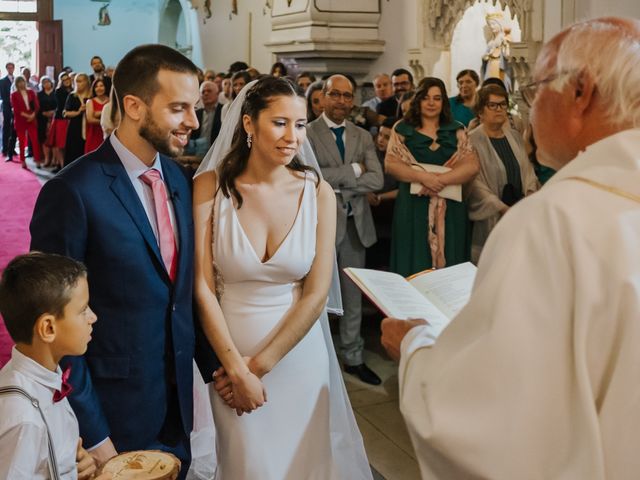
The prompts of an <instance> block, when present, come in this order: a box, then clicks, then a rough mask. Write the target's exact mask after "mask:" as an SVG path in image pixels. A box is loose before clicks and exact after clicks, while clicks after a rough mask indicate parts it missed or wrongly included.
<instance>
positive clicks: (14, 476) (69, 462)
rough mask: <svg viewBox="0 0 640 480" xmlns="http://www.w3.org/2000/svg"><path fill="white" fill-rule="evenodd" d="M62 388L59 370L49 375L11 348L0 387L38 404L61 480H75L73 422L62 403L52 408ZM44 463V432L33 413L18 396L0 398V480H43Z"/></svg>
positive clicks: (75, 429)
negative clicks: (14, 389)
mask: <svg viewBox="0 0 640 480" xmlns="http://www.w3.org/2000/svg"><path fill="white" fill-rule="evenodd" d="M61 385H62V371H61V370H60V367H58V369H57V371H56V372H52V371H51V370H48V369H46V368H45V367H43V366H42V365H40V364H39V363H37V362H36V361H34V360H32V359H31V358H29V357H27V356H25V355H23V354H22V353H20V352H19V351H18V350H17V349H16V347H13V350H12V351H11V360H10V361H9V362H8V363H7V364H6V365H5V366H4V367H3V368H2V370H0V387H7V386H16V387H20V388H22V389H23V390H25V391H27V392H28V393H29V395H31V396H32V397H34V398H36V399H37V400H38V402H39V403H40V408H41V409H42V413H43V414H44V417H45V418H46V419H47V423H48V424H49V431H50V432H51V438H52V441H53V446H54V449H55V453H56V458H57V461H58V472H59V474H60V478H61V479H63V480H76V479H77V478H78V472H77V469H76V447H77V443H78V436H79V431H78V421H77V419H76V416H75V414H74V413H73V410H72V409H71V406H70V405H69V402H68V400H67V399H66V398H64V399H62V400H61V401H59V402H57V403H54V402H53V394H54V392H55V391H56V390H59V389H60V387H61ZM48 458H49V454H48V449H47V432H46V428H45V425H44V424H43V422H42V418H41V417H40V414H39V413H38V411H37V409H36V408H34V406H33V405H32V404H31V402H29V400H27V399H26V398H24V397H23V396H19V395H2V396H0V459H2V460H1V461H0V479H5V478H7V479H9V478H10V479H11V480H23V479H24V480H27V479H28V480H40V479H43V480H44V479H48V478H49V467H48V463H47V462H48Z"/></svg>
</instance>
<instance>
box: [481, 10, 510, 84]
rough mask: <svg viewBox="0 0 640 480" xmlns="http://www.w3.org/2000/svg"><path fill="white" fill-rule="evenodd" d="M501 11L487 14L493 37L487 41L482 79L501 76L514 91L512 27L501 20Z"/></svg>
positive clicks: (483, 57)
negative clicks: (505, 25)
mask: <svg viewBox="0 0 640 480" xmlns="http://www.w3.org/2000/svg"><path fill="white" fill-rule="evenodd" d="M501 19H502V14H501V13H499V12H498V13H490V14H488V15H487V16H486V21H487V26H488V27H489V31H490V35H491V38H490V39H489V41H488V42H487V50H486V51H485V53H484V55H483V56H482V70H481V75H482V80H486V79H487V78H499V79H500V80H502V81H503V82H504V84H505V85H506V87H507V90H508V91H510V92H511V91H513V83H512V81H511V79H512V74H511V67H510V66H509V57H510V52H509V43H510V42H511V36H510V33H511V29H510V28H505V27H503V25H502V22H501Z"/></svg>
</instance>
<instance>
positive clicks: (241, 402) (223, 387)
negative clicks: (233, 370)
mask: <svg viewBox="0 0 640 480" xmlns="http://www.w3.org/2000/svg"><path fill="white" fill-rule="evenodd" d="M243 359H244V361H245V364H246V369H244V370H243V371H240V372H239V373H238V374H236V375H234V377H233V378H232V376H231V375H229V374H228V373H227V371H226V370H225V368H224V367H220V368H219V369H218V370H216V371H215V372H214V374H213V386H214V388H215V389H216V392H218V395H220V397H221V398H222V399H223V400H224V402H225V403H226V404H227V405H228V406H229V407H230V408H233V409H235V411H236V414H237V415H238V416H241V415H242V414H243V413H251V412H252V411H254V410H256V409H258V408H260V407H261V406H263V405H264V404H265V403H266V402H267V391H266V390H265V388H264V385H263V383H262V381H261V380H260V377H261V376H262V375H260V374H259V371H258V368H257V365H256V364H255V362H254V360H253V358H251V357H243Z"/></svg>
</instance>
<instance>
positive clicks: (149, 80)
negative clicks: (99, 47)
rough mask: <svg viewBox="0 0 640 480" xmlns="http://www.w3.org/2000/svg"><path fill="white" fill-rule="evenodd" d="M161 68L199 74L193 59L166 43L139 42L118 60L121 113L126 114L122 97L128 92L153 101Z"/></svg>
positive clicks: (117, 91) (117, 90) (116, 82)
mask: <svg viewBox="0 0 640 480" xmlns="http://www.w3.org/2000/svg"><path fill="white" fill-rule="evenodd" d="M160 70H169V71H172V72H179V73H192V74H193V75H196V76H197V75H198V67H196V66H195V64H194V63H193V62H192V61H191V60H189V59H188V58H187V57H185V56H184V55H182V54H181V53H180V52H178V51H177V50H174V49H173V48H171V47H167V46H166V45H159V44H148V45H140V46H139V47H136V48H134V49H133V50H130V51H129V53H127V54H126V55H125V56H124V57H123V58H122V60H120V61H119V62H118V65H117V66H116V70H115V72H114V74H113V88H114V90H115V96H116V100H117V102H118V107H119V109H120V115H124V102H123V101H122V100H123V98H124V97H125V96H127V95H135V96H136V97H140V98H141V99H142V100H143V101H144V102H145V103H146V104H147V105H148V104H150V103H151V101H152V100H153V97H154V96H155V94H156V93H157V92H158V89H159V85H158V72H159V71H160Z"/></svg>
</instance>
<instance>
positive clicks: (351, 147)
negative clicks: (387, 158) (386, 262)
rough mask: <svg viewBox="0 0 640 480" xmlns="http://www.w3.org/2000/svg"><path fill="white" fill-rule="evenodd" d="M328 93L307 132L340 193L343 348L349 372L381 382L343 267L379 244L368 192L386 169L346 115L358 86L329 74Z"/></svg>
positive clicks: (357, 298)
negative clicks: (366, 355) (367, 358)
mask: <svg viewBox="0 0 640 480" xmlns="http://www.w3.org/2000/svg"><path fill="white" fill-rule="evenodd" d="M322 93H323V95H324V113H323V114H322V115H321V116H320V117H319V118H317V119H316V120H314V121H313V122H311V123H309V125H308V126H307V133H308V138H309V141H310V143H311V146H312V147H313V150H314V152H315V154H316V157H317V158H318V164H319V165H320V169H321V170H322V175H323V176H324V179H325V180H326V181H327V182H329V184H330V185H331V186H332V187H333V189H334V191H335V192H336V200H337V202H336V203H337V208H338V212H337V228H336V251H337V255H338V266H339V268H340V272H341V287H342V304H343V307H344V316H343V317H342V318H341V319H340V343H339V345H338V346H337V347H338V348H337V350H338V353H339V354H340V356H341V357H342V360H343V363H344V368H345V371H346V372H347V373H350V374H353V375H356V376H357V377H358V378H359V379H360V380H362V381H363V382H366V383H369V384H372V385H378V384H380V382H381V381H380V378H379V377H378V376H377V375H376V374H375V373H374V372H373V371H372V370H371V369H369V368H368V367H367V366H366V365H365V363H364V360H363V356H362V352H363V348H364V340H363V339H362V336H361V335H360V324H361V322H362V296H361V294H360V290H359V289H358V287H356V286H355V285H354V284H353V282H351V281H350V280H349V279H348V278H347V277H346V276H345V275H344V273H343V272H342V269H343V268H345V267H358V268H362V267H364V261H365V249H366V248H367V247H369V246H371V245H373V244H374V243H375V242H376V230H375V226H374V224H373V217H372V216H371V208H370V207H369V203H368V202H367V193H369V192H375V191H378V190H380V189H381V188H382V186H383V184H384V179H383V175H382V167H381V166H380V162H379V161H378V157H377V155H376V150H375V146H374V145H373V140H372V139H371V135H369V133H368V132H367V131H365V130H363V129H361V128H359V127H357V126H356V125H354V124H353V123H351V122H350V121H348V120H347V119H346V118H347V116H348V115H349V113H350V112H351V109H352V107H353V86H352V85H351V82H350V81H349V79H348V78H347V77H345V76H343V75H333V76H331V77H329V78H328V79H327V81H326V83H325V85H324V88H323V90H322Z"/></svg>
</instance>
